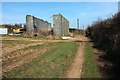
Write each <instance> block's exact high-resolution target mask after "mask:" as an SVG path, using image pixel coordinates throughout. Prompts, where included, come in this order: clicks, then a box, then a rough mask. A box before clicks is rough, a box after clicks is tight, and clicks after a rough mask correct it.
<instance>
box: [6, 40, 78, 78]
mask: <svg viewBox="0 0 120 80" xmlns="http://www.w3.org/2000/svg"><path fill="white" fill-rule="evenodd" d="M48 45H49V47H51V46H54V48H50V49H49V50H48V51H46V52H45V53H44V54H43V55H41V56H38V57H37V58H35V59H33V61H32V62H31V63H27V64H24V65H22V66H20V67H18V68H16V69H14V70H12V71H10V72H7V73H4V76H6V77H12V78H40V77H46V78H58V77H63V76H64V72H65V71H66V70H67V68H68V67H69V66H70V64H71V62H72V60H73V58H74V55H75V53H76V51H77V44H76V43H75V42H59V43H48Z"/></svg>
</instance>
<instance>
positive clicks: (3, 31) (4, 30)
mask: <svg viewBox="0 0 120 80" xmlns="http://www.w3.org/2000/svg"><path fill="white" fill-rule="evenodd" d="M0 34H8V28H0Z"/></svg>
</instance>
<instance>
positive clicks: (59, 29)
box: [53, 14, 69, 36]
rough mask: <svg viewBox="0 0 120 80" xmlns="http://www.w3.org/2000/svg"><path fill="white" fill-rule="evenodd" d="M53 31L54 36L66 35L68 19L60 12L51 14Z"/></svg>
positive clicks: (67, 32)
mask: <svg viewBox="0 0 120 80" xmlns="http://www.w3.org/2000/svg"><path fill="white" fill-rule="evenodd" d="M53 31H54V35H55V36H68V35H69V21H68V20H67V19H66V18H64V17H63V16H62V15H61V14H56V15H53Z"/></svg>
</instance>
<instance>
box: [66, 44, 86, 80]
mask: <svg viewBox="0 0 120 80" xmlns="http://www.w3.org/2000/svg"><path fill="white" fill-rule="evenodd" d="M83 55H84V43H83V42H80V43H79V48H78V52H77V54H76V56H75V59H74V62H73V64H72V65H71V68H70V70H68V71H67V74H66V77H67V78H81V74H82V65H83V60H84V56H83Z"/></svg>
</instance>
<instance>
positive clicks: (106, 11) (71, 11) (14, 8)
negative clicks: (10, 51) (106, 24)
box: [0, 2, 118, 28]
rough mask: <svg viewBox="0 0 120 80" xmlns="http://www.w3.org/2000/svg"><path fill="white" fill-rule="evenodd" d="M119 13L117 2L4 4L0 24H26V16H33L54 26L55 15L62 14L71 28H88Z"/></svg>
mask: <svg viewBox="0 0 120 80" xmlns="http://www.w3.org/2000/svg"><path fill="white" fill-rule="evenodd" d="M117 12H118V3H117V2H2V16H0V18H2V22H1V23H0V24H14V23H25V22H26V15H33V16H35V17H37V18H40V19H43V20H46V21H48V22H50V23H52V24H53V18H52V16H53V14H58V13H60V14H62V15H63V16H64V17H65V18H66V19H68V21H69V22H70V27H71V28H76V27H77V18H79V20H80V28H82V27H83V25H84V26H85V27H87V25H90V24H91V23H92V22H93V21H96V20H98V18H99V19H106V18H108V17H111V16H112V15H113V14H115V13H117Z"/></svg>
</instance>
